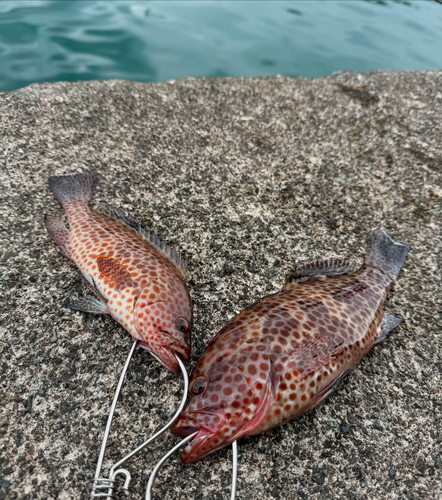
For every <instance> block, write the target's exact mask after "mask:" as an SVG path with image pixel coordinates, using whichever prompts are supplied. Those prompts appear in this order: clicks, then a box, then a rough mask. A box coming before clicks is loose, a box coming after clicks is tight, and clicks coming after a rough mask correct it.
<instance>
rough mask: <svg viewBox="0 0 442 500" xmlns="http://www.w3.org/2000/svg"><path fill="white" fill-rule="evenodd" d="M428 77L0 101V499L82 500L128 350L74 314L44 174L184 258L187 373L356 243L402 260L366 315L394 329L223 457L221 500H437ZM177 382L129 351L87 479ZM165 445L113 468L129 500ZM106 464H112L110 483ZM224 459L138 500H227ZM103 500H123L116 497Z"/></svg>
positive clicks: (433, 88) (439, 421) (437, 129)
mask: <svg viewBox="0 0 442 500" xmlns="http://www.w3.org/2000/svg"><path fill="white" fill-rule="evenodd" d="M441 137H442V72H428V73H373V74H357V73H342V74H338V75H334V76H331V77H327V78H318V79H314V80H309V79H289V78H277V77H274V78H273V77H272V78H262V79H255V80H251V79H242V78H233V79H219V80H195V79H185V80H180V81H177V82H169V83H162V84H143V83H133V82H125V81H107V82H81V83H54V84H43V85H32V86H30V87H27V88H25V89H22V90H18V91H14V92H10V93H2V94H0V176H1V194H0V198H1V208H0V214H1V219H0V226H1V240H0V255H1V260H2V269H1V277H0V295H1V299H2V300H1V336H0V351H1V379H0V381H1V382H0V385H1V393H0V398H1V400H0V406H1V417H0V431H1V440H0V443H1V451H0V453H1V481H0V483H1V484H0V486H1V488H0V498H1V499H3V498H7V499H55V498H57V499H79V498H87V496H88V492H89V490H90V484H91V476H92V474H93V472H94V470H95V464H96V460H97V455H98V449H99V446H100V442H101V435H102V432H103V429H104V425H105V421H106V414H107V412H108V409H109V406H110V402H111V398H112V395H113V391H114V388H115V386H116V382H117V379H118V375H119V372H120V370H121V368H122V365H123V363H124V360H125V357H126V354H127V352H128V351H129V348H130V345H131V341H130V338H129V336H128V334H127V333H126V332H125V331H124V330H123V329H122V328H120V327H119V326H118V325H117V324H116V323H115V322H114V321H113V320H111V319H110V318H107V317H98V316H91V315H86V314H82V313H79V312H73V311H71V310H69V309H67V308H66V307H65V305H64V304H65V302H66V301H67V300H68V299H69V298H70V297H80V296H83V295H87V294H88V293H89V292H88V291H87V290H85V289H84V287H83V285H82V283H81V281H80V279H79V277H78V276H77V273H76V270H75V268H74V267H73V265H71V264H70V263H69V262H68V261H66V260H65V259H64V258H63V257H61V256H60V255H59V254H58V253H57V252H56V250H55V245H54V244H53V243H52V242H51V241H50V240H49V237H48V235H47V234H46V231H45V229H44V227H43V224H42V219H43V215H44V214H45V213H50V214H61V210H60V208H59V206H58V204H57V202H56V200H55V199H54V198H53V196H52V194H51V193H50V191H49V189H48V187H47V179H48V177H49V176H50V175H53V174H62V173H71V172H80V171H82V170H84V169H86V168H90V167H96V168H98V169H99V171H100V172H101V176H102V177H101V183H100V188H99V191H98V193H97V196H96V198H95V200H96V201H99V200H105V201H107V202H110V203H113V204H115V205H117V206H119V207H121V208H123V209H124V210H126V211H127V212H128V213H130V214H132V215H133V216H134V217H136V218H138V219H140V220H141V221H143V222H144V223H145V224H146V225H147V227H148V228H150V229H151V230H152V231H153V232H154V233H155V234H156V235H157V236H158V237H160V238H163V239H165V240H166V241H168V242H169V243H171V244H173V245H175V246H176V248H177V249H179V250H181V251H182V252H183V253H184V254H185V255H186V256H187V257H188V259H189V263H190V264H189V270H190V279H189V283H190V289H191V293H192V297H193V300H194V308H195V329H194V344H193V356H192V363H194V362H195V361H196V360H197V359H198V357H199V356H200V355H201V353H202V352H203V350H204V346H205V345H206V344H207V343H208V341H209V339H211V337H212V336H213V335H214V334H215V333H216V332H217V331H218V330H219V329H220V328H221V326H222V325H223V324H224V323H225V322H226V321H227V320H228V319H229V318H230V317H232V315H233V314H235V313H236V312H238V311H239V310H240V309H242V308H243V307H245V306H246V305H247V304H250V303H251V302H253V301H255V300H256V299H258V298H259V297H261V296H263V295H265V294H267V293H269V292H273V291H276V290H278V289H279V288H280V287H281V286H282V284H283V282H284V278H285V276H286V275H287V273H288V271H289V269H290V268H291V267H292V266H293V265H295V264H297V263H302V262H303V263H305V262H308V261H311V260H313V259H318V258H320V257H322V258H327V257H335V256H342V257H343V256H349V257H353V258H355V259H358V260H359V261H360V262H362V257H363V254H364V249H365V241H366V238H367V236H368V234H369V233H370V232H371V231H372V230H373V229H375V228H381V229H383V230H385V231H387V232H388V233H389V234H391V235H392V236H393V237H394V238H395V239H396V240H397V241H398V242H401V243H406V244H407V245H409V246H410V247H411V248H412V251H411V253H410V256H409V259H408V261H407V264H406V266H405V268H404V270H403V272H401V274H400V277H399V280H398V282H397V285H396V286H395V289H394V291H393V292H392V293H391V294H390V297H389V300H388V302H387V304H386V309H387V310H388V311H390V312H391V313H393V314H395V315H397V316H400V317H402V318H404V320H405V321H404V323H403V324H402V326H401V327H400V328H398V329H397V330H396V331H395V332H394V333H393V334H392V335H391V336H390V337H389V338H388V339H387V340H386V341H385V342H384V343H383V344H381V345H380V346H378V347H376V348H374V349H373V350H372V351H371V352H370V353H369V355H368V356H366V358H364V359H363V360H362V362H361V363H360V365H359V366H358V368H357V369H356V370H355V371H354V372H353V373H352V374H350V376H349V377H348V378H347V379H346V381H345V382H344V383H343V384H342V385H341V386H340V387H339V388H338V389H337V390H336V392H335V393H334V394H333V395H332V396H331V397H330V399H329V400H328V401H327V402H326V403H325V404H324V405H323V406H321V407H320V408H318V409H316V410H314V411H312V412H311V413H310V414H308V415H306V416H305V417H303V418H300V419H299V420H297V421H293V422H290V423H288V424H287V425H285V426H282V427H280V428H278V429H275V430H273V431H272V432H269V433H267V434H264V435H261V436H257V437H253V438H249V439H245V440H242V441H241V442H240V443H239V461H240V464H239V480H238V498H241V499H259V498H263V499H264V498H266V499H288V500H291V499H301V500H306V499H361V500H362V499H364V500H365V499H388V500H390V499H392V500H393V499H394V500H397V499H437V498H441V495H442V490H441V488H442V482H441V479H442V477H441V476H442V468H441V460H442V436H441V430H442V398H441V394H442V393H441V384H442V381H441V375H442V358H441V355H442V343H441V335H440V331H441V326H442V303H441V292H440V285H441V262H442V253H441V242H442V240H441V206H442V205H441V204H442V178H441V175H442V145H441ZM180 394H181V382H180V380H179V379H178V378H175V377H174V376H173V375H171V374H169V373H166V371H165V370H164V369H162V367H160V366H159V364H158V363H157V362H156V361H154V360H153V359H152V358H151V357H150V356H149V355H148V354H147V353H146V352H144V351H137V352H136V355H135V358H134V361H133V362H132V364H131V366H130V368H129V371H128V382H127V383H126V384H125V385H124V390H123V397H122V400H121V402H120V403H119V404H118V406H117V415H118V416H117V417H116V420H115V424H114V426H113V428H112V431H111V442H110V448H109V452H108V454H107V455H106V460H105V465H106V466H109V465H110V464H111V463H113V462H115V461H116V460H117V459H118V458H119V457H122V456H123V454H124V453H125V452H126V451H128V450H130V449H132V448H133V447H134V446H135V445H136V444H139V443H141V442H142V441H143V438H144V437H145V436H148V435H150V434H152V433H153V431H154V430H155V429H156V428H158V427H159V426H160V424H161V422H163V421H165V419H167V417H168V416H170V415H172V414H173V411H174V408H175V407H176V406H177V404H178V401H179V399H180ZM177 441H178V438H177V437H175V436H172V435H170V434H168V435H166V436H165V437H164V438H162V439H161V440H160V442H158V443H156V444H155V445H154V446H153V447H152V448H151V449H150V450H148V451H145V452H143V453H141V456H140V457H137V458H136V459H134V460H133V461H132V462H130V463H129V464H128V468H129V469H130V470H131V471H132V472H133V481H132V485H131V494H130V495H128V497H127V498H133V499H140V498H144V496H143V495H144V489H145V485H146V482H147V478H148V474H149V471H150V470H151V469H152V467H153V466H154V463H155V462H156V459H157V458H158V457H159V456H161V454H162V453H163V452H164V451H165V450H167V449H169V448H170V447H171V446H172V444H173V443H176V442H177ZM111 461H112V462H111ZM230 469H231V451H230V449H225V450H222V451H220V452H218V453H216V454H214V455H212V456H210V457H208V458H206V459H204V460H202V461H201V462H199V463H196V464H194V465H191V466H185V467H184V466H182V465H180V463H179V461H178V457H177V456H174V457H173V458H171V459H170V460H169V462H168V463H167V464H166V466H165V467H164V469H163V470H162V472H161V474H160V478H159V480H158V481H157V483H156V488H155V492H156V498H157V499H160V498H161V499H194V498H195V499H203V498H204V499H216V500H221V499H227V498H229V495H230V493H229V491H230V481H231V472H230ZM119 497H123V494H122V493H121V490H120V493H119Z"/></svg>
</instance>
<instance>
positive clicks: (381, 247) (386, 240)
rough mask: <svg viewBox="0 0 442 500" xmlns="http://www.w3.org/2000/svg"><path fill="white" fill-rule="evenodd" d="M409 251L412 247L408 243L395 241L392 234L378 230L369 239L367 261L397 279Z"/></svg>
mask: <svg viewBox="0 0 442 500" xmlns="http://www.w3.org/2000/svg"><path fill="white" fill-rule="evenodd" d="M409 251H410V248H409V247H407V246H406V245H401V244H400V243H396V242H394V241H393V240H392V239H391V238H390V236H388V235H386V234H384V233H383V232H382V231H379V230H377V231H375V232H374V233H373V234H372V235H371V236H370V239H369V240H368V245H367V253H366V254H365V263H366V264H367V265H369V266H373V267H377V268H378V269H381V270H382V271H384V272H385V273H387V274H388V275H390V276H391V277H392V278H393V279H396V278H397V276H398V274H399V271H400V270H401V268H402V266H403V265H404V263H405V259H406V258H407V253H408V252H409Z"/></svg>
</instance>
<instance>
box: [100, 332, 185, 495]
mask: <svg viewBox="0 0 442 500" xmlns="http://www.w3.org/2000/svg"><path fill="white" fill-rule="evenodd" d="M136 346H137V341H134V343H133V345H132V347H131V350H130V351H129V354H128V356H127V359H126V363H125V364H124V367H123V370H122V372H121V375H120V380H119V382H118V385H117V389H116V391H115V395H114V399H113V401H112V405H111V408H110V411H109V417H108V419H107V424H106V429H105V431H104V436H103V442H102V444H101V449H100V454H99V456H98V461H97V467H96V469H95V475H94V480H93V485H92V491H91V499H93V498H98V497H101V498H106V499H111V498H114V496H113V491H114V487H115V480H116V477H117V476H118V475H123V476H125V478H126V479H125V482H124V485H123V488H124V489H125V490H128V489H129V484H130V481H131V475H130V472H129V471H128V470H126V469H120V468H119V467H120V466H121V465H123V464H124V463H125V462H126V461H127V460H129V459H130V458H132V457H133V456H134V455H136V454H137V453H138V452H139V451H141V450H142V449H144V448H145V447H146V446H147V445H148V444H149V443H151V442H152V441H154V440H155V439H156V438H158V437H159V436H161V434H163V433H164V432H166V431H167V429H169V427H171V426H172V425H173V424H174V423H175V421H176V420H177V419H178V417H179V415H180V413H181V412H182V411H183V409H184V406H185V404H186V401H187V393H188V391H189V377H188V376H187V372H186V368H185V366H184V364H183V362H182V361H181V359H180V358H179V357H178V356H177V355H176V354H175V357H176V359H177V361H178V364H179V366H180V369H181V372H182V374H183V378H184V394H183V399H182V400H181V403H180V406H179V407H178V410H177V411H176V412H175V415H174V416H173V417H172V419H171V420H170V421H169V422H168V423H167V424H166V425H165V426H164V427H162V428H161V429H160V430H159V431H158V432H156V433H155V434H154V435H153V436H152V437H150V438H149V439H148V440H147V441H145V442H144V443H143V444H141V445H140V446H138V447H137V448H135V450H133V451H131V452H130V453H129V454H128V455H126V456H125V457H124V458H122V459H121V460H120V461H118V462H117V463H116V464H114V465H113V466H112V467H111V468H110V470H109V478H102V477H100V473H101V468H102V465H103V459H104V453H105V450H106V443H107V440H108V437H109V431H110V427H111V424H112V418H113V416H114V411H115V406H116V405H117V400H118V396H119V395H120V391H121V386H122V385H123V381H124V378H125V376H126V372H127V368H128V367H129V363H130V360H131V359H132V355H133V353H134V351H135V347H136ZM153 356H154V358H155V359H158V358H157V357H156V356H155V355H153Z"/></svg>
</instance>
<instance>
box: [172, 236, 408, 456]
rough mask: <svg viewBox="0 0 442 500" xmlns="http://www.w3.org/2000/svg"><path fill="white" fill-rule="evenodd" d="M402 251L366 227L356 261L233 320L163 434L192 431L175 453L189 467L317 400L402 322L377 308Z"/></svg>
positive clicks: (313, 267)
mask: <svg viewBox="0 0 442 500" xmlns="http://www.w3.org/2000/svg"><path fill="white" fill-rule="evenodd" d="M408 251H409V248H408V247H407V246H405V245H401V244H398V243H395V242H394V241H393V240H392V239H391V238H390V237H389V236H387V235H385V234H384V233H382V232H381V231H375V232H374V233H373V234H372V236H371V238H370V240H369V243H368V249H367V253H366V257H365V263H364V265H363V266H362V268H361V269H360V270H359V271H357V269H358V267H357V266H355V265H354V264H352V263H350V262H348V261H346V260H330V261H322V262H316V263H313V264H309V265H306V266H304V267H301V268H300V269H298V270H297V271H296V272H295V273H294V274H293V275H292V276H291V277H290V279H289V280H288V281H287V283H286V285H285V287H284V288H283V290H281V291H280V292H278V293H276V294H274V295H270V296H268V297H265V298H263V299H261V300H260V301H258V302H256V303H255V304H253V305H252V306H250V307H249V308H247V309H245V310H244V311H242V312H241V313H240V314H238V315H237V316H236V317H234V318H233V319H232V320H231V321H230V322H229V323H228V324H227V325H226V326H225V327H224V328H223V329H222V330H221V331H220V332H219V333H218V334H217V335H216V336H215V337H214V339H213V340H212V342H211V343H210V344H209V346H208V347H207V349H206V351H205V352H204V354H203V355H202V357H201V358H200V360H199V361H198V363H197V364H196V366H195V369H194V370H193V373H192V376H191V382H190V386H189V390H190V395H189V399H188V401H187V406H186V407H185V409H184V411H183V412H182V413H181V415H180V417H179V419H178V420H177V422H176V423H175V424H174V426H173V428H172V432H173V433H174V434H178V435H181V436H188V435H190V434H191V433H193V432H195V431H198V434H197V435H196V437H195V438H194V439H193V440H192V441H190V444H188V446H187V447H186V448H185V450H184V451H183V453H182V455H181V460H182V462H183V463H192V462H195V461H196V460H199V459H201V458H203V457H205V456H207V455H209V454H210V453H213V452H214V451H216V450H219V449H220V448H223V447H224V446H227V445H228V444H230V443H232V442H233V441H235V440H237V439H239V438H241V437H243V436H247V435H254V434H260V433H262V432H265V431H267V430H269V429H272V428H273V427H275V426H277V425H280V424H283V423H284V422H287V421H288V420H291V419H293V418H296V417H299V416H300V415H302V414H303V413H305V412H306V411H308V410H310V409H311V408H314V407H315V406H316V405H318V404H319V403H320V402H321V401H323V400H324V399H325V398H326V397H327V396H328V395H329V394H330V393H331V391H332V390H333V388H334V387H335V386H336V384H337V383H338V382H339V380H340V379H342V378H343V377H344V376H345V374H346V373H348V371H349V370H351V369H352V368H354V367H355V365H356V364H357V363H358V362H359V360H360V359H361V358H362V357H363V356H365V355H366V354H367V352H368V351H369V350H370V349H371V348H372V347H373V345H374V344H376V343H378V342H380V341H381V340H382V339H383V338H384V337H385V336H386V334H387V333H388V331H390V330H391V329H392V328H394V327H395V326H397V325H398V324H399V323H400V322H401V320H399V319H397V318H395V317H394V316H391V315H389V314H385V313H384V311H383V304H384V301H385V298H386V296H387V293H388V291H389V290H390V288H391V286H392V285H393V283H394V281H395V279H396V278H397V276H398V274H399V271H400V269H401V267H402V266H403V264H404V262H405V259H406V256H407V253H408Z"/></svg>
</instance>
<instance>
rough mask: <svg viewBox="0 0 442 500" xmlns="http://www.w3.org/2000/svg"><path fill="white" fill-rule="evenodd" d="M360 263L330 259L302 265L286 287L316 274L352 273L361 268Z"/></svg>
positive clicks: (292, 275)
mask: <svg viewBox="0 0 442 500" xmlns="http://www.w3.org/2000/svg"><path fill="white" fill-rule="evenodd" d="M359 267H360V266H359V265H358V264H356V263H355V262H350V261H349V260H347V259H329V260H320V261H317V262H311V263H310V264H306V265H305V266H302V267H300V268H298V269H296V271H295V272H294V273H293V274H291V275H290V276H289V278H288V279H287V281H286V284H285V288H290V286H291V285H292V284H294V283H299V282H301V281H306V280H308V279H309V278H312V277H315V276H339V275H341V274H352V273H354V272H355V271H357V270H358V269H359Z"/></svg>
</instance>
